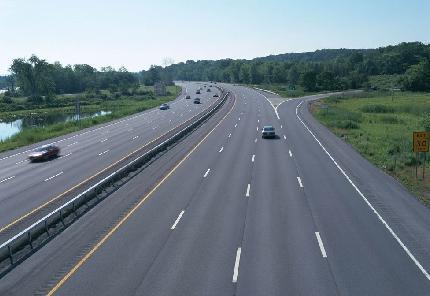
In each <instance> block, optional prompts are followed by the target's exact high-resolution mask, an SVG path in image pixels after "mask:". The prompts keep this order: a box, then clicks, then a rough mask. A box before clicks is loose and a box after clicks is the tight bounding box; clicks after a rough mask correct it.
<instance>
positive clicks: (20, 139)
mask: <svg viewBox="0 0 430 296" xmlns="http://www.w3.org/2000/svg"><path fill="white" fill-rule="evenodd" d="M167 90H168V94H167V95H166V96H159V97H155V96H153V95H152V96H151V95H150V96H148V95H138V96H119V97H117V98H115V99H113V100H106V99H99V98H97V97H95V98H94V101H96V100H97V101H99V102H98V103H95V104H88V105H83V106H82V107H81V111H82V112H93V111H99V110H110V111H111V112H112V113H110V114H108V115H104V116H97V117H93V118H86V119H82V120H81V121H80V122H77V121H68V122H63V123H57V124H52V125H47V126H44V127H35V128H27V129H23V130H22V131H21V132H19V133H17V134H16V135H14V136H12V137H10V138H8V139H7V140H5V141H0V152H3V151H7V150H11V149H15V148H18V147H22V146H26V145H30V144H33V143H37V142H40V141H43V140H47V139H50V138H54V137H58V136H61V135H65V134H68V133H71V132H76V131H79V130H81V129H84V128H88V127H91V126H94V125H97V124H101V123H105V122H109V121H112V120H114V119H118V118H121V117H124V116H128V115H131V114H134V113H138V112H142V111H145V110H147V109H151V108H154V107H157V106H159V105H161V104H162V103H166V102H169V101H172V100H174V99H175V98H176V97H177V96H178V95H179V93H180V87H178V86H169V87H168V89H167ZM60 99H64V98H60ZM69 99H70V100H71V101H72V102H74V101H75V96H69ZM46 112H62V113H67V114H70V113H73V112H74V108H73V107H71V106H65V107H61V108H58V107H54V108H44V109H33V110H21V111H14V112H3V113H0V118H11V117H12V118H15V117H19V116H25V115H26V114H30V113H46Z"/></svg>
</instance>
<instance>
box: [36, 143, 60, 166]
mask: <svg viewBox="0 0 430 296" xmlns="http://www.w3.org/2000/svg"><path fill="white" fill-rule="evenodd" d="M59 154H60V148H58V147H57V146H55V145H45V146H42V147H39V148H37V149H36V150H34V151H33V152H32V153H30V155H28V159H29V160H30V161H32V162H33V161H42V160H48V159H51V158H54V157H57V156H58V155H59Z"/></svg>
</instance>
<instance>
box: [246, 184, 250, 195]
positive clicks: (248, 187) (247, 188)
mask: <svg viewBox="0 0 430 296" xmlns="http://www.w3.org/2000/svg"><path fill="white" fill-rule="evenodd" d="M250 190H251V184H248V186H247V187H246V194H245V196H246V197H249V191H250Z"/></svg>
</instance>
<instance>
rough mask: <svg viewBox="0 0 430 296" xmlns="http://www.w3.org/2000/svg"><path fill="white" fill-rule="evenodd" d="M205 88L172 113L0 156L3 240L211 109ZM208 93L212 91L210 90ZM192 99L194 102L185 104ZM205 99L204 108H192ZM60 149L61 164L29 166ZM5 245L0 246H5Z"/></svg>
mask: <svg viewBox="0 0 430 296" xmlns="http://www.w3.org/2000/svg"><path fill="white" fill-rule="evenodd" d="M200 87H202V88H203V84H195V83H191V84H187V85H186V86H183V88H182V94H181V95H180V96H179V97H178V98H177V99H176V100H175V101H173V102H172V103H171V104H170V106H171V108H170V109H169V110H159V109H158V108H156V109H152V110H148V111H146V112H142V113H138V114H136V115H133V116H129V117H126V118H123V119H120V120H116V121H113V122H111V123H108V124H104V125H102V126H97V127H94V128H90V129H86V130H83V131H80V132H78V133H74V134H70V135H66V136H63V137H60V138H56V139H51V140H48V141H45V142H44V143H38V144H36V145H33V146H30V147H25V148H22V149H19V150H16V151H10V152H7V153H2V154H0V237H1V235H2V233H5V232H7V231H9V230H10V229H11V228H12V226H14V225H15V224H17V222H21V220H20V219H22V218H23V217H26V215H27V214H28V213H32V212H33V211H34V210H37V209H39V210H41V209H40V207H41V206H42V207H43V206H44V205H46V204H47V203H50V202H53V201H55V200H57V199H58V198H60V197H62V196H63V195H64V193H65V192H67V191H68V190H70V189H71V188H74V187H75V186H76V185H78V184H81V183H82V182H84V181H90V179H91V178H94V177H95V176H97V174H99V173H100V172H102V171H103V170H104V169H106V168H107V167H109V166H111V165H112V164H113V163H115V162H117V161H119V160H120V159H122V158H123V157H125V156H126V155H129V154H130V153H132V152H133V151H135V150H136V149H137V148H139V147H142V146H145V145H146V144H147V143H149V142H151V141H152V140H154V139H156V138H158V137H160V136H161V135H163V134H164V133H166V132H167V131H169V130H171V129H173V128H174V127H176V126H178V125H180V124H181V123H183V122H185V121H187V120H188V119H189V118H191V117H193V116H194V115H196V114H198V113H199V112H202V111H203V110H204V109H206V108H208V107H209V106H210V105H212V103H214V102H215V101H216V100H215V99H214V98H213V97H212V96H213V95H214V94H215V93H217V94H220V92H219V90H218V89H216V88H215V87H212V88H211V89H212V92H206V91H205V90H206V89H203V90H202V92H201V94H200V95H196V94H195V92H196V90H197V88H200ZM208 87H209V85H208ZM186 95H190V96H191V99H185V96H186ZM195 97H200V98H201V99H202V104H193V98H195ZM46 143H54V144H55V145H57V146H59V147H60V148H61V155H60V157H59V158H57V159H55V160H52V161H49V162H42V163H30V162H29V161H28V158H27V157H28V154H29V153H30V152H31V151H32V150H34V149H35V148H37V147H39V146H40V145H42V144H46ZM1 242H2V241H0V243H1Z"/></svg>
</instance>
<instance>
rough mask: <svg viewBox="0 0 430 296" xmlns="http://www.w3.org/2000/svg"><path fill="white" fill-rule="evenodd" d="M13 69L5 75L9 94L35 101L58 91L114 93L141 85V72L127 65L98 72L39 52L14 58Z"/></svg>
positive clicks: (51, 95)
mask: <svg viewBox="0 0 430 296" xmlns="http://www.w3.org/2000/svg"><path fill="white" fill-rule="evenodd" d="M10 71H11V75H10V76H7V77H6V78H5V82H6V87H7V89H8V90H9V92H8V94H9V95H24V96H27V97H29V98H31V99H32V100H35V101H38V100H42V99H49V98H52V97H53V96H55V95H56V94H65V93H80V92H84V91H98V90H102V89H109V90H111V91H112V92H113V91H117V90H123V89H128V88H130V87H137V85H138V77H137V75H136V74H134V73H130V72H128V71H127V70H126V69H125V68H123V67H122V68H120V69H119V70H115V69H113V68H112V67H104V68H102V69H101V71H98V70H97V69H96V68H93V67H91V66H89V65H86V64H78V65H74V66H71V65H67V66H62V65H61V64H60V63H59V62H55V63H53V64H50V63H48V62H46V61H45V60H43V59H40V58H38V57H37V56H35V55H33V56H32V57H30V58H29V59H28V60H27V59H22V58H20V59H15V60H13V62H12V65H11V67H10Z"/></svg>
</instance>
